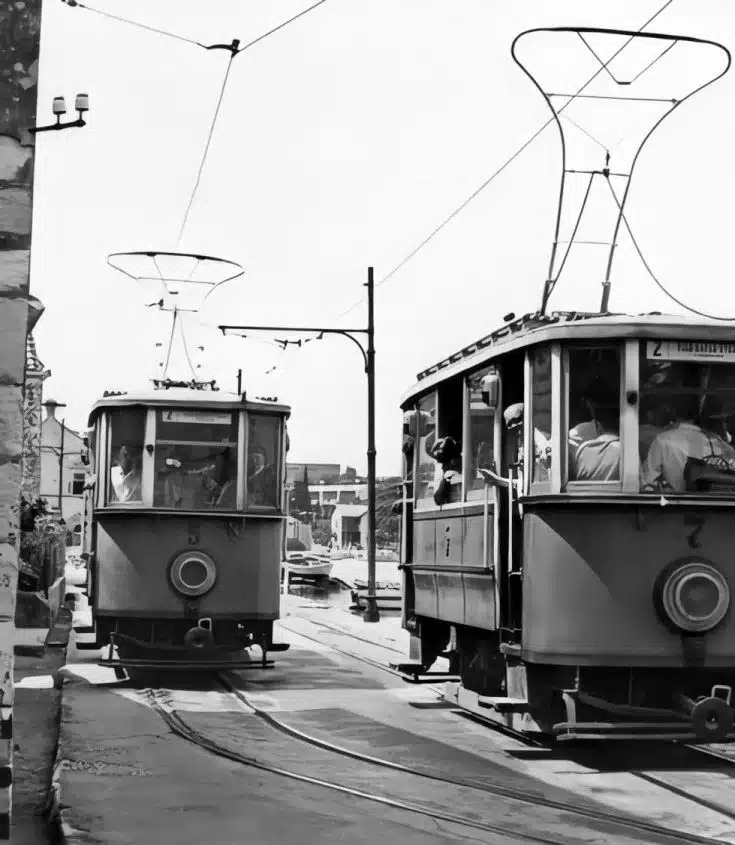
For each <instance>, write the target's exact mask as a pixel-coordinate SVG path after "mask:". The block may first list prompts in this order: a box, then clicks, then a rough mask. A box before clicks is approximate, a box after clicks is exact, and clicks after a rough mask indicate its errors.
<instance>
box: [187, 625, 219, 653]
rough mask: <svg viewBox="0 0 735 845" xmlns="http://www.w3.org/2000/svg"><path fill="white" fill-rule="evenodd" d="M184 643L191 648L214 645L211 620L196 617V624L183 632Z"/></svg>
mask: <svg viewBox="0 0 735 845" xmlns="http://www.w3.org/2000/svg"><path fill="white" fill-rule="evenodd" d="M184 643H185V644H186V645H188V646H191V647H192V648H211V647H212V646H213V645H214V636H213V634H212V620H211V619H209V618H204V619H198V620H197V624H196V625H195V626H194V627H193V628H189V630H188V631H187V632H186V633H185V634H184Z"/></svg>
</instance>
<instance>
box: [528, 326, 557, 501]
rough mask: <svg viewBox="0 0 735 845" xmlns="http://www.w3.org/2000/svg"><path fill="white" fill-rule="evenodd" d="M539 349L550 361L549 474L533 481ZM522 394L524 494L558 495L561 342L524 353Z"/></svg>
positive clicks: (536, 347)
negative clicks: (535, 359)
mask: <svg viewBox="0 0 735 845" xmlns="http://www.w3.org/2000/svg"><path fill="white" fill-rule="evenodd" d="M539 349H546V350H548V353H549V357H550V360H551V432H550V434H549V442H550V443H551V473H550V476H549V478H548V479H547V480H544V481H535V480H534V478H533V475H534V469H535V466H536V450H535V439H534V431H535V427H534V402H533V361H532V358H533V355H534V353H535V352H536V351H537V350H539ZM524 376H525V384H524V394H525V403H524V405H525V409H524V413H523V452H524V460H523V463H524V479H523V488H524V489H523V492H524V494H525V495H531V496H543V495H546V494H549V493H559V492H561V466H560V457H559V456H560V455H561V449H560V442H559V441H560V440H561V437H560V428H561V425H560V424H561V402H560V401H559V397H560V395H561V393H560V390H561V343H559V342H558V341H557V342H555V343H539V344H536V345H535V346H531V347H529V348H528V349H527V350H526V360H525V364H524Z"/></svg>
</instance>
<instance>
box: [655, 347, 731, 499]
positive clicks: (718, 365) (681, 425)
mask: <svg viewBox="0 0 735 845" xmlns="http://www.w3.org/2000/svg"><path fill="white" fill-rule="evenodd" d="M700 346H702V347H710V346H712V347H720V346H721V345H720V344H692V343H681V342H674V341H665V342H662V341H642V342H641V355H640V361H641V363H640V394H641V399H640V417H639V420H640V438H639V446H640V459H641V491H642V492H646V493H650V492H654V493H659V492H660V493H666V492H669V493H689V494H691V493H694V494H696V493H705V494H712V493H725V494H730V495H732V493H735V448H733V446H732V445H731V441H732V435H731V433H730V432H731V431H732V430H733V426H734V425H735V362H731V361H722V360H719V361H718V360H716V358H717V357H721V355H720V352H721V350H719V351H718V350H712V358H714V359H715V360H707V359H706V358H707V354H708V351H707V349H704V350H702V349H699V348H698V347H700ZM695 347H697V348H695ZM702 358H705V360H702Z"/></svg>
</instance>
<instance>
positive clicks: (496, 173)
mask: <svg viewBox="0 0 735 845" xmlns="http://www.w3.org/2000/svg"><path fill="white" fill-rule="evenodd" d="M673 2H674V0H666V2H665V3H664V4H663V6H661V8H659V10H658V11H657V12H655V13H654V14H653V15H652V16H651V17H650V18H648V20H647V21H645V23H643V24H642V25H641V26H640V27H639V29H638V30H637V32H642V31H643V30H644V29H645V28H646V27H647V26H648V25H649V24H651V23H652V22H653V21H654V20H655V19H656V18H657V17H658V16H659V15H660V14H662V12H664V11H665V10H666V9H667V8H668V7H669V6H670V5H671V4H672V3H673ZM634 37H635V36H631V37H630V38H628V39H627V40H626V42H625V43H624V44H623V46H622V47H620V48H619V49H618V50H617V51H616V52H615V53H613V55H612V56H610V58H609V59H608V60H607V62H605V63H604V64H603V65H602V66H601V67H600V68H599V69H598V70H597V71H595V73H594V74H593V75H592V76H591V77H590V78H589V79H588V80H587V81H586V82H585V83H584V84H583V85H582V86H581V87H580V88H579V89H578V90H577V91H576V92H575V93H574V94H570V95H569V101H568V102H567V103H565V104H564V105H563V106H562V107H561V108H560V109H559V110H558V114H561V113H562V112H563V111H564V110H565V109H566V108H568V107H569V106H570V105H571V104H572V103H573V102H574V100H575V99H576V98H577V97H578V96H579V95H580V94H581V93H582V92H583V91H584V89H585V88H587V86H588V85H590V84H591V83H592V82H593V81H594V80H595V79H596V78H597V77H598V76H599V75H600V74H601V73H603V72H604V71H607V68H608V65H609V64H610V62H612V61H613V59H615V58H616V57H617V56H619V55H620V53H621V52H622V51H623V50H624V49H625V48H626V47H627V46H628V44H630V42H631V41H632V40H633V38H634ZM608 72H609V71H608ZM554 122H555V118H554V117H550V118H549V119H548V120H547V121H546V123H544V124H543V125H542V126H540V127H539V129H537V130H536V132H534V133H533V135H531V137H530V138H528V139H527V140H526V141H525V142H524V143H523V144H522V145H521V146H520V147H519V148H518V149H517V150H516V151H515V152H514V153H513V155H511V156H510V158H508V159H507V160H506V161H505V162H504V163H503V164H501V165H500V167H498V169H497V170H495V171H494V172H493V173H492V174H491V175H490V176H489V177H488V178H487V179H485V181H484V182H482V184H481V185H480V186H479V187H478V188H477V189H476V190H474V191H473V192H472V193H471V194H470V195H469V197H467V199H466V200H464V202H462V203H461V204H460V205H459V206H457V208H455V209H454V211H452V213H451V214H449V216H448V217H446V218H445V219H444V220H443V221H442V222H441V223H440V224H439V225H438V226H436V227H435V228H434V229H433V230H432V231H431V232H430V233H429V234H428V235H427V236H426V237H425V238H424V239H423V240H422V241H421V243H419V245H418V246H417V247H415V248H414V249H413V250H411V252H410V253H409V254H408V255H407V256H406V257H405V258H403V259H402V260H401V261H400V262H399V263H398V264H397V265H396V266H395V267H394V268H393V269H392V270H391V271H390V272H389V273H388V274H387V275H385V276H384V277H383V278H382V279H381V280H380V281H379V282H377V283H376V285H375V287H376V288H377V287H380V286H381V285H384V284H385V283H386V282H387V281H389V280H390V279H392V278H393V276H395V275H396V273H398V272H399V270H402V269H403V267H405V266H406V264H408V262H409V261H411V259H412V258H414V256H415V255H417V254H418V253H419V252H420V251H421V250H422V249H423V248H424V247H425V246H426V245H427V244H428V243H429V242H430V241H432V240H433V239H434V238H435V237H436V236H437V235H438V234H439V232H441V230H442V229H443V228H444V227H445V226H447V225H448V224H449V223H451V221H452V220H454V218H455V217H457V215H458V214H460V213H461V212H462V211H464V209H465V208H467V206H468V205H469V204H470V203H471V202H472V200H474V199H475V198H476V197H477V196H479V195H480V194H481V193H482V192H483V191H484V190H485V188H487V187H488V186H489V185H490V184H491V183H492V182H493V181H494V180H495V179H496V178H497V177H498V176H500V174H501V173H502V172H503V171H504V170H505V169H506V168H507V167H508V166H509V165H510V164H512V162H514V161H515V159H517V158H518V156H519V155H520V154H521V153H522V152H523V151H524V150H525V149H526V148H527V147H529V146H530V145H531V144H532V143H533V142H534V141H535V140H536V138H538V136H539V135H540V134H541V133H542V132H543V131H544V130H545V129H546V128H547V127H548V126H550V125H551V124H552V123H554ZM364 301H365V297H362V299H359V300H358V301H357V302H355V303H354V304H353V305H351V306H350V307H349V308H347V309H346V310H345V311H343V312H342V313H341V314H338V315H337V317H336V318H335V319H337V320H339V319H340V318H342V317H344V316H346V315H347V314H349V313H350V312H351V311H353V310H354V309H355V308H357V307H358V305H361V304H362V303H363V302H364Z"/></svg>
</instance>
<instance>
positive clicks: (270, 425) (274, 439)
mask: <svg viewBox="0 0 735 845" xmlns="http://www.w3.org/2000/svg"><path fill="white" fill-rule="evenodd" d="M280 427H281V421H280V419H279V418H278V417H274V416H266V415H265V414H250V416H249V421H248V432H249V433H248V469H247V483H246V487H245V493H246V501H247V505H248V507H261V508H262V507H265V508H277V507H278V506H279V501H278V435H279V431H280Z"/></svg>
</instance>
